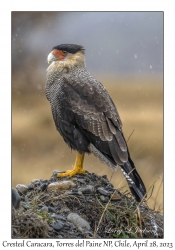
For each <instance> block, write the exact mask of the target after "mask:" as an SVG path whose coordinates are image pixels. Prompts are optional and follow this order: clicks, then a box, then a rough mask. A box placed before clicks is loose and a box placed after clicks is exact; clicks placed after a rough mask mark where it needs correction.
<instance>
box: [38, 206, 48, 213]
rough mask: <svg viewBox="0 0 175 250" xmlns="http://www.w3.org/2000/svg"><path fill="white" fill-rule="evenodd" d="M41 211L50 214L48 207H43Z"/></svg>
mask: <svg viewBox="0 0 175 250" xmlns="http://www.w3.org/2000/svg"><path fill="white" fill-rule="evenodd" d="M40 210H41V211H43V212H47V213H48V210H49V209H48V207H46V206H43V207H42V208H41V209H40Z"/></svg>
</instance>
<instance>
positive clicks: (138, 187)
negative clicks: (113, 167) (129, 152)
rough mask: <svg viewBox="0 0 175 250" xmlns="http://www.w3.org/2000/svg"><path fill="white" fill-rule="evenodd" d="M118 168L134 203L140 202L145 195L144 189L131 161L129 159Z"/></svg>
mask: <svg viewBox="0 0 175 250" xmlns="http://www.w3.org/2000/svg"><path fill="white" fill-rule="evenodd" d="M120 167H121V170H122V172H123V174H124V176H125V178H126V180H127V182H128V185H129V188H130V190H131V193H132V194H133V196H134V197H135V199H136V201H138V202H140V201H141V200H142V199H143V197H144V196H145V194H146V188H145V185H144V183H143V181H142V179H141V177H140V176H139V174H138V172H137V171H136V169H135V165H134V163H133V161H132V160H131V158H130V157H129V161H128V162H126V163H125V164H124V165H122V166H120Z"/></svg>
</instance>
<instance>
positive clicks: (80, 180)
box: [78, 179, 86, 184]
mask: <svg viewBox="0 0 175 250" xmlns="http://www.w3.org/2000/svg"><path fill="white" fill-rule="evenodd" d="M78 181H79V182H80V183H83V184H86V181H85V180H84V179H78Z"/></svg>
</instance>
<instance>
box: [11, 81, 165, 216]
mask: <svg viewBox="0 0 175 250" xmlns="http://www.w3.org/2000/svg"><path fill="white" fill-rule="evenodd" d="M98 79H99V80H100V81H101V82H102V83H103V84H104V85H105V87H106V89H107V90H108V92H109V93H110V95H111V96H112V98H113V100H114V103H115V104H116V105H117V108H118V111H119V113H120V116H121V119H122V122H123V130H124V134H125V137H126V139H127V138H128V137H129V136H130V134H131V133H132V132H133V130H134V133H133V134H132V136H131V138H130V139H129V142H128V146H129V149H130V154H131V157H132V159H133V161H134V162H135V165H136V168H137V169H138V172H139V174H140V175H141V177H142V179H143V181H144V182H145V185H146V187H147V190H149V188H150V187H151V186H152V185H153V183H154V181H156V180H157V181H156V183H155V185H154V189H153V192H152V196H151V198H150V199H149V202H148V204H149V206H150V207H151V208H153V209H156V210H159V211H163V184H162V174H163V86H162V80H161V79H160V78H158V77H157V78H156V77H154V78H148V77H143V78H140V79H139V80H137V79H134V78H131V77H130V78H129V77H128V78H126V79H117V80H116V82H117V83H118V84H114V81H112V80H111V81H110V83H109V80H107V78H98ZM18 80H19V79H18V78H15V76H13V88H12V186H13V187H15V186H16V184H18V183H23V184H28V183H30V181H31V180H32V179H35V178H37V179H41V178H42V179H49V178H50V176H51V175H52V172H53V170H55V169H59V170H66V169H70V168H72V165H73V164H74V160H75V152H71V150H70V149H69V148H68V147H67V145H65V143H64V142H63V139H62V138H61V136H60V135H59V133H58V132H57V131H56V129H55V125H54V122H53V119H52V115H51V110H50V106H49V102H48V101H47V99H46V97H45V94H44V91H43V87H42V88H41V86H42V85H43V86H44V84H45V79H41V80H40V82H41V84H42V85H36V86H30V85H29V86H27V87H26V85H24V86H23V85H22V84H18ZM34 82H35V81H34ZM133 83H134V84H133ZM84 168H85V169H87V170H88V171H89V172H95V173H98V175H104V174H106V175H107V176H108V178H109V180H110V179H111V178H112V179H111V182H112V183H113V184H114V186H115V187H116V188H122V187H124V188H123V189H122V191H123V190H125V189H127V184H126V182H125V180H124V178H123V175H122V174H121V173H120V170H118V171H117V172H115V173H114V174H113V175H112V171H111V170H110V169H109V168H108V167H107V166H105V165H103V164H102V163H101V162H100V161H99V160H98V159H96V158H95V157H94V156H92V155H91V156H86V157H85V163H84ZM149 195H151V191H149ZM149 195H148V197H149Z"/></svg>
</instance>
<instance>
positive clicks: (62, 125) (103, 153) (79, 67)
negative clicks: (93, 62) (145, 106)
mask: <svg viewBox="0 0 175 250" xmlns="http://www.w3.org/2000/svg"><path fill="white" fill-rule="evenodd" d="M47 61H48V64H49V66H48V68H47V70H46V85H45V94H46V97H47V99H48V100H49V102H50V105H51V111H52V115H53V120H54V122H55V126H56V129H57V130H58V132H59V133H60V135H61V136H62V137H63V139H64V141H65V143H67V144H68V146H69V147H70V148H71V149H73V150H75V151H77V155H76V160H75V164H74V167H73V169H72V170H67V171H65V172H64V173H58V175H57V177H64V176H69V177H72V176H74V175H76V174H85V173H86V172H85V170H84V169H83V161H84V156H85V154H91V153H92V154H94V155H95V156H96V157H97V158H99V159H100V160H101V162H103V163H105V164H106V165H107V166H108V167H110V168H111V169H112V170H113V171H115V170H116V168H117V166H120V169H121V171H122V172H123V175H124V176H125V178H126V181H127V183H128V186H129V188H130V190H131V193H132V195H133V196H134V197H135V200H136V201H138V202H140V201H142V199H143V198H144V197H145V195H146V188H145V185H144V183H143V181H142V179H141V177H140V175H139V174H138V172H137V170H136V168H135V165H134V162H133V161H132V159H131V157H130V153H129V149H128V146H127V142H126V140H125V137H124V134H123V131H122V122H121V119H120V116H119V113H118V111H117V108H116V106H115V104H114V102H113V100H112V98H111V97H110V95H109V93H108V92H107V90H106V88H105V87H104V86H103V85H102V84H101V83H100V82H99V81H97V80H96V79H95V78H94V77H93V76H91V74H90V73H89V72H88V71H87V69H86V64H85V48H84V47H83V46H82V45H77V44H60V45H57V46H54V47H53V48H52V49H51V51H50V53H49V55H48V57H47Z"/></svg>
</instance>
